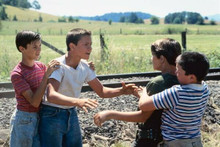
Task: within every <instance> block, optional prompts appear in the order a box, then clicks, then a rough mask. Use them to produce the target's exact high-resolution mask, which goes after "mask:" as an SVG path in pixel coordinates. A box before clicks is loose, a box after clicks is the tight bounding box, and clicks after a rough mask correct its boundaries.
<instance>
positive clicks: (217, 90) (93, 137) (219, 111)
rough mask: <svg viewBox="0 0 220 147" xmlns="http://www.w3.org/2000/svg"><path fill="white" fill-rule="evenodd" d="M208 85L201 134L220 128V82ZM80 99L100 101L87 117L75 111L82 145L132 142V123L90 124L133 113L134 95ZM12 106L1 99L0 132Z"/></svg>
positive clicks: (8, 100) (12, 102)
mask: <svg viewBox="0 0 220 147" xmlns="http://www.w3.org/2000/svg"><path fill="white" fill-rule="evenodd" d="M207 83H208V85H209V88H210V91H211V96H210V100H209V103H208V105H207V108H206V111H205V114H204V119H203V126H202V129H203V130H204V131H210V130H208V129H207V128H208V126H210V125H212V124H217V125H218V126H220V81H207ZM81 97H84V98H92V99H97V100H98V102H99V107H98V108H97V109H95V110H91V111H89V113H88V114H86V113H84V112H83V111H82V110H78V114H79V120H80V123H81V128H82V133H83V143H84V146H105V147H107V146H111V145H112V144H114V143H116V142H118V141H123V142H126V141H127V142H131V141H132V140H133V139H134V137H135V131H136V125H135V123H127V122H123V121H115V120H111V121H107V122H105V123H104V124H103V126H102V127H101V128H99V127H97V126H95V124H94V123H93V115H94V114H95V113H97V112H99V111H103V110H119V111H134V110H136V109H137V102H138V99H137V98H135V97H134V96H119V97H116V98H113V99H102V98H99V97H98V96H97V95H96V94H95V93H94V92H84V93H82V94H81ZM15 105H16V100H15V98H0V130H4V129H8V128H9V120H10V117H11V114H12V112H13V111H14V109H15ZM0 135H1V134H0Z"/></svg>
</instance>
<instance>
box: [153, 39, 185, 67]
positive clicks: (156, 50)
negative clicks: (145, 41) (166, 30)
mask: <svg viewBox="0 0 220 147" xmlns="http://www.w3.org/2000/svg"><path fill="white" fill-rule="evenodd" d="M151 52H152V54H153V55H155V56H156V57H157V58H160V56H161V55H163V56H164V57H165V58H166V59H167V62H168V63H169V64H171V65H174V66H175V65H176V58H177V57H178V56H179V55H180V54H181V46H180V44H179V42H177V41H176V40H174V39H170V38H164V39H160V40H157V41H155V42H154V43H153V44H152V45H151Z"/></svg>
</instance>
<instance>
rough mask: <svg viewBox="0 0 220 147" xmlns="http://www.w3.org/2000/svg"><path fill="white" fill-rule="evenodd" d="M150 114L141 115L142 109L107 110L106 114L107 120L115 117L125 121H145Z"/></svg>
mask: <svg viewBox="0 0 220 147" xmlns="http://www.w3.org/2000/svg"><path fill="white" fill-rule="evenodd" d="M150 115H151V113H149V114H147V116H146V114H145V116H144V115H143V113H142V111H134V112H120V111H114V110H112V111H109V113H108V115H107V120H110V119H115V120H121V121H126V122H145V121H146V119H147V118H148V117H149V116H150Z"/></svg>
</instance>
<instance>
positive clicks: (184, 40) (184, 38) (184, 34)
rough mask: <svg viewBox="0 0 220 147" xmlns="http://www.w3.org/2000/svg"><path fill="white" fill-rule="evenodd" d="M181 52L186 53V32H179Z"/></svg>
mask: <svg viewBox="0 0 220 147" xmlns="http://www.w3.org/2000/svg"><path fill="white" fill-rule="evenodd" d="M181 38H182V46H183V51H186V31H185V32H181Z"/></svg>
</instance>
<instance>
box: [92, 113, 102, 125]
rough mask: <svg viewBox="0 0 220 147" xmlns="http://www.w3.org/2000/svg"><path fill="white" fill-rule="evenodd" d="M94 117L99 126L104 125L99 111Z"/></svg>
mask: <svg viewBox="0 0 220 147" xmlns="http://www.w3.org/2000/svg"><path fill="white" fill-rule="evenodd" d="M93 119H94V123H95V125H97V126H98V127H101V126H102V123H101V119H100V115H99V113H97V114H95V115H94V117H93Z"/></svg>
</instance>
